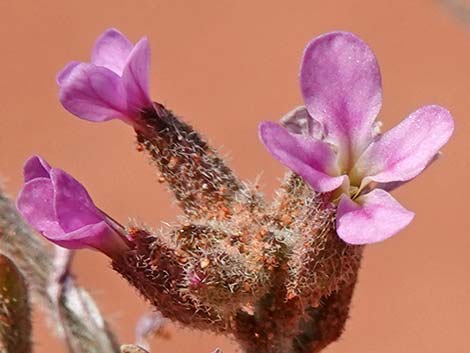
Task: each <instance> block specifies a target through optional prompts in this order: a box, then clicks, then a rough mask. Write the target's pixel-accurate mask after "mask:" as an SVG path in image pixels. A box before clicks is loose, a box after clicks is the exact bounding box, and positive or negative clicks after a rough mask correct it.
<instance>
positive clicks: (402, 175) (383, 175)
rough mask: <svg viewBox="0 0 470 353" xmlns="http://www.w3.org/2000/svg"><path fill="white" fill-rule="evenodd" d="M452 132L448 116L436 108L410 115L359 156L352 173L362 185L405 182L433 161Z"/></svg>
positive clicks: (451, 122)
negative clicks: (371, 181) (362, 180)
mask: <svg viewBox="0 0 470 353" xmlns="http://www.w3.org/2000/svg"><path fill="white" fill-rule="evenodd" d="M453 130H454V121H453V119H452V116H451V115H450V113H449V112H448V111H447V110H446V109H444V108H442V107H439V106H437V105H431V106H426V107H423V108H420V109H418V110H417V111H415V112H414V113H412V114H411V115H410V116H409V117H408V118H406V119H405V120H403V121H402V122H401V123H400V124H399V125H397V126H396V127H394V128H393V129H391V130H390V131H388V132H386V133H385V134H383V135H382V136H381V137H379V138H378V139H377V140H376V141H375V142H373V143H372V144H371V145H370V146H369V147H368V148H367V149H366V151H365V152H364V154H363V155H362V156H361V157H360V159H359V161H358V162H357V164H356V166H355V168H354V174H355V175H357V176H359V177H363V178H364V177H366V178H365V179H366V180H365V182H367V181H369V180H373V181H375V182H378V183H387V182H396V181H406V180H410V179H412V178H414V177H415V176H417V175H418V174H419V173H421V171H423V170H424V168H426V166H427V165H428V164H429V163H430V162H432V160H433V159H434V158H435V157H436V154H437V153H438V152H439V150H440V149H441V148H442V146H444V145H445V144H446V142H447V141H448V140H449V138H450V136H451V135H452V132H453Z"/></svg>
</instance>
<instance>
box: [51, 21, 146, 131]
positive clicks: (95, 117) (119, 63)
mask: <svg viewBox="0 0 470 353" xmlns="http://www.w3.org/2000/svg"><path fill="white" fill-rule="evenodd" d="M149 71H150V48H149V43H148V40H147V38H145V37H144V38H142V39H141V40H140V41H139V42H138V43H137V44H136V45H135V46H133V45H132V43H131V42H130V41H129V40H128V39H127V38H126V37H125V36H124V35H123V34H122V33H121V32H119V31H118V30H116V29H108V30H106V31H105V32H104V33H103V34H102V35H101V36H100V37H99V38H98V39H97V41H96V43H95V46H94V47H93V53H92V55H91V63H81V62H77V61H72V62H70V63H69V64H67V65H66V66H65V67H64V68H63V69H62V70H61V71H60V72H59V74H58V75H57V83H58V85H59V87H60V101H61V103H62V105H63V106H64V107H65V109H67V110H68V111H69V112H71V113H72V114H74V115H76V116H78V117H79V118H82V119H85V120H90V121H95V122H101V121H106V120H110V119H121V120H123V121H125V122H127V123H129V124H131V125H135V124H136V120H137V119H138V118H139V112H140V111H142V110H143V109H145V108H148V107H151V105H152V102H151V100H150V97H149Z"/></svg>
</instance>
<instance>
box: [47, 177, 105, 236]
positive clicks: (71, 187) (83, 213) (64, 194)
mask: <svg viewBox="0 0 470 353" xmlns="http://www.w3.org/2000/svg"><path fill="white" fill-rule="evenodd" d="M51 180H52V184H53V186H54V191H55V198H54V207H55V213H56V215H57V220H58V222H59V224H60V226H61V227H62V229H63V230H64V231H65V232H67V233H68V232H72V231H74V230H77V229H79V228H82V227H84V226H86V225H89V224H94V223H98V222H101V221H102V220H103V219H104V216H103V215H102V213H101V212H100V211H99V210H98V209H97V208H96V206H95V205H94V203H93V201H92V200H91V198H90V195H88V192H87V191H86V190H85V188H84V187H83V186H82V185H81V184H80V183H79V182H78V181H77V180H75V179H74V178H73V177H72V176H70V175H69V174H67V173H65V172H64V171H62V170H60V169H52V171H51Z"/></svg>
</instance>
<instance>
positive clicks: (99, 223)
mask: <svg viewBox="0 0 470 353" xmlns="http://www.w3.org/2000/svg"><path fill="white" fill-rule="evenodd" d="M24 179H25V185H24V186H23V189H22V190H21V191H20V193H19V195H18V199H17V208H18V210H19V212H20V213H21V214H22V216H23V217H24V219H25V220H26V221H27V222H28V223H29V224H30V225H31V227H33V228H34V229H36V230H37V231H38V232H39V233H41V234H42V235H43V236H44V237H46V238H47V239H49V240H50V241H52V242H53V243H55V244H57V245H60V246H62V247H64V248H68V249H80V248H86V247H90V248H94V249H97V250H100V251H102V252H103V253H105V254H106V255H108V256H110V257H113V256H115V255H117V254H119V253H120V252H122V251H125V250H126V249H128V240H127V239H126V238H125V236H124V235H123V233H122V230H121V229H120V226H118V225H117V224H116V223H115V222H114V221H113V220H111V219H110V218H109V217H107V216H106V215H105V214H104V213H103V212H102V211H100V210H99V209H98V208H97V207H96V206H95V205H94V203H93V201H92V200H91V198H90V196H89V195H88V192H87V191H86V190H85V188H84V187H83V186H82V185H81V184H80V183H79V182H78V181H77V180H75V179H74V178H73V177H72V176H70V175H69V174H67V173H66V172H64V171H62V170H60V169H56V168H52V167H51V166H49V164H48V163H47V162H46V161H45V160H43V159H42V158H41V157H38V156H33V157H31V158H29V159H28V160H27V161H26V163H25V166H24Z"/></svg>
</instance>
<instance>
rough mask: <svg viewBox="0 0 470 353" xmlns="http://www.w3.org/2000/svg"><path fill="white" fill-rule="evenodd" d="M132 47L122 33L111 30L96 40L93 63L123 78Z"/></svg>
mask: <svg viewBox="0 0 470 353" xmlns="http://www.w3.org/2000/svg"><path fill="white" fill-rule="evenodd" d="M132 47H133V45H132V43H131V42H130V41H129V39H127V38H126V37H125V36H124V35H123V34H122V33H121V32H119V31H118V30H117V29H114V28H110V29H108V30H106V31H105V32H104V33H103V34H102V35H101V36H99V37H98V39H97V40H96V42H95V45H94V47H93V53H92V55H91V63H92V64H95V65H96V66H103V67H106V68H107V69H109V70H111V71H113V72H114V73H116V74H118V75H119V76H121V75H122V72H123V71H124V66H125V65H126V62H127V57H128V56H129V54H130V52H131V51H132Z"/></svg>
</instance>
